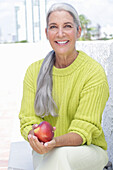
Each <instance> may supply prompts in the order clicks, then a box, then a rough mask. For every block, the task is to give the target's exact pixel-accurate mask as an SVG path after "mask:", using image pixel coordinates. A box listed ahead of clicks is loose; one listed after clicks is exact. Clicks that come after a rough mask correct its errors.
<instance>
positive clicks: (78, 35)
mask: <svg viewBox="0 0 113 170" xmlns="http://www.w3.org/2000/svg"><path fill="white" fill-rule="evenodd" d="M80 36H81V27H80V26H79V28H78V32H77V38H80Z"/></svg>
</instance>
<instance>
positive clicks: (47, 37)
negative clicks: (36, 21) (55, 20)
mask: <svg viewBox="0 0 113 170" xmlns="http://www.w3.org/2000/svg"><path fill="white" fill-rule="evenodd" d="M45 34H46V38H47V39H48V33H47V28H45Z"/></svg>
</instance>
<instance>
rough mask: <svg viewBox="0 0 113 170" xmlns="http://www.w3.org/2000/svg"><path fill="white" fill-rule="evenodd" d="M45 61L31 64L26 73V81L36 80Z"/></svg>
mask: <svg viewBox="0 0 113 170" xmlns="http://www.w3.org/2000/svg"><path fill="white" fill-rule="evenodd" d="M43 60H44V59H41V60H38V61H36V62H34V63H32V64H30V65H29V66H28V68H27V70H26V72H25V76H24V81H28V80H36V79H37V76H38V73H39V71H40V67H41V65H42V62H43Z"/></svg>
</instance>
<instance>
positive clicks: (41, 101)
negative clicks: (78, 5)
mask: <svg viewBox="0 0 113 170" xmlns="http://www.w3.org/2000/svg"><path fill="white" fill-rule="evenodd" d="M62 10H64V11H67V12H69V13H70V14H71V16H72V17H73V20H74V23H75V24H76V27H77V30H78V28H79V26H80V20H79V16H78V14H77V11H76V10H75V9H74V8H73V6H71V5H70V4H67V3H56V4H53V5H52V6H51V8H50V9H49V11H48V13H47V17H46V24H47V28H48V21H49V16H50V14H51V13H52V12H53V11H62ZM54 62H55V52H54V51H50V52H49V53H48V55H47V56H46V57H45V59H44V61H43V63H42V65H41V68H40V72H39V74H38V78H37V91H36V96H35V103H34V107H35V112H36V114H37V115H38V116H40V117H44V116H48V115H51V116H54V117H55V116H57V115H58V114H57V113H56V111H55V110H57V109H56V108H57V105H56V103H55V101H54V100H53V98H52V82H53V81H52V68H53V65H54Z"/></svg>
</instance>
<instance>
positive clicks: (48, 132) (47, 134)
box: [34, 121, 54, 142]
mask: <svg viewBox="0 0 113 170" xmlns="http://www.w3.org/2000/svg"><path fill="white" fill-rule="evenodd" d="M34 135H35V136H36V137H37V138H38V139H39V141H41V142H49V141H50V140H52V139H53V136H54V132H53V127H52V126H51V125H50V124H49V123H48V122H46V121H43V122H41V123H40V124H39V125H38V126H37V127H36V128H35V129H34Z"/></svg>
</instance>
